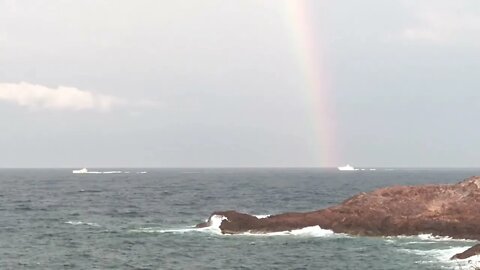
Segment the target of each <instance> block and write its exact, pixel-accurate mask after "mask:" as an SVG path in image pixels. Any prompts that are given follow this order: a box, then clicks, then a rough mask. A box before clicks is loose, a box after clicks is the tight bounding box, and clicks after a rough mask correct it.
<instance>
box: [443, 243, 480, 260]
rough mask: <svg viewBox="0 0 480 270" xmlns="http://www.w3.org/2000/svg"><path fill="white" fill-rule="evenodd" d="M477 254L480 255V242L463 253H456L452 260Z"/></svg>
mask: <svg viewBox="0 0 480 270" xmlns="http://www.w3.org/2000/svg"><path fill="white" fill-rule="evenodd" d="M476 255H480V244H476V245H475V246H473V247H471V248H469V249H467V250H465V251H464V252H462V253H458V254H456V255H454V256H453V257H452V258H450V260H455V259H461V260H463V259H467V258H470V257H473V256H476Z"/></svg>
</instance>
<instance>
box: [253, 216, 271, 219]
mask: <svg viewBox="0 0 480 270" xmlns="http://www.w3.org/2000/svg"><path fill="white" fill-rule="evenodd" d="M254 217H256V218H258V219H262V218H268V217H270V215H254Z"/></svg>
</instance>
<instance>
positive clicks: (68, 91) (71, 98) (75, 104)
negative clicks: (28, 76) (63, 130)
mask: <svg viewBox="0 0 480 270" xmlns="http://www.w3.org/2000/svg"><path fill="white" fill-rule="evenodd" d="M0 101H6V102H11V103H15V104H17V105H19V106H24V107H30V108H42V109H50V110H72V111H81V110H99V111H108V110H110V109H112V108H113V107H114V106H117V105H121V104H124V103H125V101H124V100H122V99H120V98H117V97H113V96H108V95H102V94H95V93H92V92H88V91H84V90H80V89H77V88H74V87H65V86H59V87H57V88H49V87H46V86H42V85H36V84H30V83H26V82H21V83H0Z"/></svg>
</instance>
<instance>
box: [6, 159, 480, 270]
mask: <svg viewBox="0 0 480 270" xmlns="http://www.w3.org/2000/svg"><path fill="white" fill-rule="evenodd" d="M97 170H98V171H108V169H97ZM115 170H121V171H123V172H126V171H129V172H130V173H111V174H72V170H70V169H2V170H0V269H332V270H334V269H338V270H340V269H341V270H344V269H369V270H372V269H392V270H393V269H436V270H437V269H461V268H462V269H468V268H467V267H468V265H469V264H470V265H471V264H475V261H474V262H470V263H469V262H468V261H461V262H455V261H450V260H449V258H450V257H451V256H452V255H454V254H455V253H457V252H461V251H463V250H465V249H467V248H469V247H471V246H472V245H473V244H474V243H475V242H474V241H469V240H452V239H448V238H438V237H435V236H431V235H419V236H411V237H405V236H400V237H356V236H348V235H343V234H335V233H333V232H331V231H328V230H323V229H321V228H319V227H316V228H307V229H304V230H297V231H292V232H283V233H276V234H268V235H252V234H245V235H221V234H219V231H218V228H216V227H215V226H212V227H210V228H207V229H195V228H193V226H195V225H196V224H197V223H200V222H203V221H205V219H207V218H208V217H209V215H210V214H211V213H212V212H213V211H217V210H237V211H241V212H245V213H250V214H255V215H271V214H278V213H283V212H288V211H311V210H316V209H320V208H324V207H328V206H331V205H334V204H338V203H341V202H342V201H343V200H345V199H347V198H348V197H350V196H352V195H354V194H356V193H359V192H364V191H370V190H372V189H375V188H378V187H384V186H391V185H419V184H426V183H455V182H458V181H460V180H463V179H465V178H467V177H469V176H473V175H479V174H480V170H478V169H454V170H453V169H378V170H377V171H354V172H340V171H337V170H334V169H279V168H275V169H115ZM142 171H147V173H142V174H141V173H139V172H142Z"/></svg>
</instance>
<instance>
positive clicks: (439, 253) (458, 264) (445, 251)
mask: <svg viewBox="0 0 480 270" xmlns="http://www.w3.org/2000/svg"><path fill="white" fill-rule="evenodd" d="M470 247H471V246H457V247H447V248H437V249H429V250H423V249H422V250H421V249H400V251H402V252H406V253H410V254H415V255H419V256H420V257H422V258H425V259H422V260H420V261H417V262H418V263H422V264H423V263H425V264H429V263H441V264H443V265H445V266H446V267H448V268H449V269H452V267H453V269H471V268H469V267H472V266H480V256H478V255H477V256H473V257H470V258H467V259H464V260H461V259H455V260H450V258H451V257H452V256H453V255H455V254H458V253H461V252H463V251H465V250H467V249H468V248H470Z"/></svg>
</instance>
